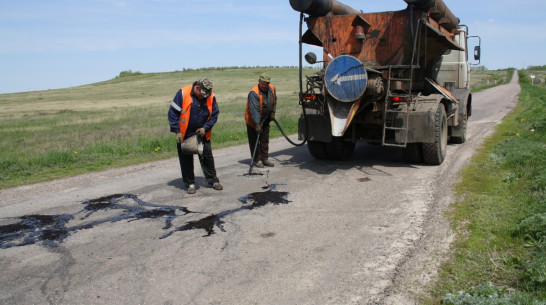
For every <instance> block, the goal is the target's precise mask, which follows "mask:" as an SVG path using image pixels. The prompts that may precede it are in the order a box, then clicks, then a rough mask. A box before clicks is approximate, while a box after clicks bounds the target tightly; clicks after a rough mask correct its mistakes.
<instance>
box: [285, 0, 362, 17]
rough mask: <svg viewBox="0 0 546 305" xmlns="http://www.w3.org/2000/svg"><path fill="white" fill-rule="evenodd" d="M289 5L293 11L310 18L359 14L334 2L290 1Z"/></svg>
mask: <svg viewBox="0 0 546 305" xmlns="http://www.w3.org/2000/svg"><path fill="white" fill-rule="evenodd" d="M290 5H291V6H292V8H293V9H294V10H295V11H298V12H301V13H304V14H308V15H309V16H311V17H322V16H326V15H354V14H360V12H359V11H358V10H355V9H354V8H352V7H350V6H348V5H346V4H343V3H341V2H339V1H336V0H290Z"/></svg>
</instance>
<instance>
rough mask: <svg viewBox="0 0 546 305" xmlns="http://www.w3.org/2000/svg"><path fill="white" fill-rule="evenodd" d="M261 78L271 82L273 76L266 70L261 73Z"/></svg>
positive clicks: (263, 80)
mask: <svg viewBox="0 0 546 305" xmlns="http://www.w3.org/2000/svg"><path fill="white" fill-rule="evenodd" d="M259 80H260V81H262V82H266V83H270V82H271V76H269V74H267V73H265V72H264V73H262V74H260V78H259Z"/></svg>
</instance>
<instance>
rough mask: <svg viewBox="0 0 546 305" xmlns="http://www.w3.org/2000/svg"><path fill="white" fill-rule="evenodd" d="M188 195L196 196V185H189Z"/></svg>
mask: <svg viewBox="0 0 546 305" xmlns="http://www.w3.org/2000/svg"><path fill="white" fill-rule="evenodd" d="M188 194H195V184H190V185H188Z"/></svg>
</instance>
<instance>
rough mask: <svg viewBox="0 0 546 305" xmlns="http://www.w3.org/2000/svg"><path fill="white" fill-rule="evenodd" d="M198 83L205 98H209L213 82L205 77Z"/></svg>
mask: <svg viewBox="0 0 546 305" xmlns="http://www.w3.org/2000/svg"><path fill="white" fill-rule="evenodd" d="M197 83H198V84H199V88H201V95H202V96H203V97H205V98H206V97H209V96H210V93H211V92H212V81H210V80H209V79H208V78H206V77H203V78H202V79H200V80H199V81H198V82H197Z"/></svg>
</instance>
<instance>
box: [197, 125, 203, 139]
mask: <svg viewBox="0 0 546 305" xmlns="http://www.w3.org/2000/svg"><path fill="white" fill-rule="evenodd" d="M195 133H196V134H197V135H198V136H200V137H201V138H202V137H204V136H205V128H203V127H201V128H199V129H197V130H196V131H195Z"/></svg>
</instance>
